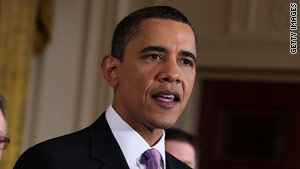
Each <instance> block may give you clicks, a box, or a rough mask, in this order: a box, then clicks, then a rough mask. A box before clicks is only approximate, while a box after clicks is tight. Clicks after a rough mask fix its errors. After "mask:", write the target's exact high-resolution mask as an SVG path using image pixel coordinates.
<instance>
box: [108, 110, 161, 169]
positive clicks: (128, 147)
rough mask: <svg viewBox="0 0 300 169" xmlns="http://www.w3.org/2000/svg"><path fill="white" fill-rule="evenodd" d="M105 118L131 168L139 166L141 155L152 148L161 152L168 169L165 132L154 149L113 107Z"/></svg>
mask: <svg viewBox="0 0 300 169" xmlns="http://www.w3.org/2000/svg"><path fill="white" fill-rule="evenodd" d="M105 117H106V120H107V122H108V125H109V127H110V129H111V130H112V133H113V135H114V137H115V138H116V140H117V142H118V144H119V145H120V147H121V150H122V152H123V154H124V156H125V159H126V161H127V164H128V166H129V168H132V167H136V166H138V165H139V164H138V160H139V158H140V156H141V154H142V153H143V152H145V151H146V150H147V149H150V148H155V149H157V150H158V151H159V152H160V154H161V156H162V160H163V164H164V165H163V166H164V168H166V162H165V161H166V160H165V132H163V135H162V137H161V138H160V140H159V141H158V142H157V143H156V144H155V145H154V146H153V147H150V146H149V144H148V143H147V142H146V141H145V140H144V139H143V137H142V136H141V135H139V134H138V133H137V132H136V131H135V130H134V129H133V128H131V127H130V126H129V125H128V124H127V123H126V122H125V121H124V120H123V119H122V118H121V117H120V116H119V114H118V113H117V112H116V111H115V110H114V108H113V107H112V106H111V105H110V106H109V107H108V109H107V111H106V113H105Z"/></svg>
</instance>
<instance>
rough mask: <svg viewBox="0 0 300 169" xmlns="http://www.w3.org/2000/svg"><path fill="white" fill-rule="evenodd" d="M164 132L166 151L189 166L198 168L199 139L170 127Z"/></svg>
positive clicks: (194, 168)
mask: <svg viewBox="0 0 300 169" xmlns="http://www.w3.org/2000/svg"><path fill="white" fill-rule="evenodd" d="M165 132H166V142H165V144H166V151H167V152H169V153H170V154H172V155H173V156H175V157H176V158H178V159H179V160H181V161H182V162H184V163H185V164H187V165H188V166H190V167H191V168H193V169H199V157H200V147H199V140H198V139H197V138H196V137H195V136H193V135H191V134H189V133H187V132H185V131H183V130H180V129H176V128H170V129H167V130H165Z"/></svg>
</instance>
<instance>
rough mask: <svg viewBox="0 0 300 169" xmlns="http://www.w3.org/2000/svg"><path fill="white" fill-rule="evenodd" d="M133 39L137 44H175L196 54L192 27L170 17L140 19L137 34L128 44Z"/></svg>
mask: <svg viewBox="0 0 300 169" xmlns="http://www.w3.org/2000/svg"><path fill="white" fill-rule="evenodd" d="M133 41H138V42H137V43H138V45H139V46H141V45H142V46H148V45H160V46H165V47H168V45H169V46H171V45H172V46H174V45H176V47H183V48H186V50H189V51H191V52H192V53H194V54H195V55H196V42H195V35H194V32H193V30H192V28H191V27H190V26H189V25H188V24H185V23H182V22H178V21H174V20H170V19H161V18H148V19H145V20H143V21H141V22H140V24H139V25H138V34H137V35H136V37H134V38H133V39H132V40H131V41H130V42H129V44H130V43H132V42H133ZM129 44H128V45H129ZM128 45H127V46H128ZM134 47H136V45H135V46H134Z"/></svg>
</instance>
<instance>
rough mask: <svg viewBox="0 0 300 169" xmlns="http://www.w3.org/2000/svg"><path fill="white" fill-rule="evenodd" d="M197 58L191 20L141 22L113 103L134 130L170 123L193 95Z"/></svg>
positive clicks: (121, 65) (127, 52)
mask: <svg viewBox="0 0 300 169" xmlns="http://www.w3.org/2000/svg"><path fill="white" fill-rule="evenodd" d="M195 57H196V46H195V37H194V33H193V31H192V29H191V28H190V27H189V26H188V25H187V24H184V23H181V22H177V21H173V20H168V19H156V18H151V19H146V20H144V21H142V22H141V23H140V25H139V33H138V35H137V36H136V37H134V38H133V39H132V40H131V41H130V42H129V43H128V45H127V46H126V48H125V52H124V60H123V62H120V63H118V64H117V68H116V72H117V76H118V84H117V85H116V86H115V89H116V90H115V95H114V101H113V107H114V108H115V109H116V111H117V112H118V113H119V114H120V116H121V117H122V118H123V119H124V120H125V121H126V122H127V123H128V124H129V125H130V126H131V127H133V128H134V129H135V130H138V129H141V128H145V127H146V128H147V129H151V130H153V129H156V128H159V129H165V128H169V127H171V126H172V125H173V124H174V123H175V122H176V120H177V119H178V117H179V116H180V114H181V113H182V111H183V109H184V107H185V105H186V103H187V101H188V98H189V96H190V94H191V91H192V88H193V85H194V80H195V74H196V64H195Z"/></svg>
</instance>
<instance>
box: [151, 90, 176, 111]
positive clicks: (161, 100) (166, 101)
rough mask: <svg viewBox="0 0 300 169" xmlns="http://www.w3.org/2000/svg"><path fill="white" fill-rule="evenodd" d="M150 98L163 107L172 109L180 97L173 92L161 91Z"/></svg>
mask: <svg viewBox="0 0 300 169" xmlns="http://www.w3.org/2000/svg"><path fill="white" fill-rule="evenodd" d="M152 98H153V99H154V100H155V101H156V102H157V103H158V104H159V105H160V106H163V107H167V108H169V107H173V106H174V105H175V104H176V103H178V102H180V95H179V94H178V93H177V92H173V91H162V92H158V93H155V94H154V95H152Z"/></svg>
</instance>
